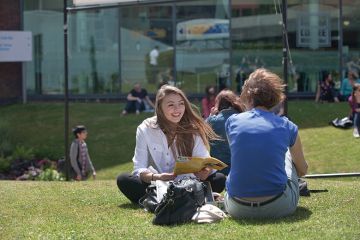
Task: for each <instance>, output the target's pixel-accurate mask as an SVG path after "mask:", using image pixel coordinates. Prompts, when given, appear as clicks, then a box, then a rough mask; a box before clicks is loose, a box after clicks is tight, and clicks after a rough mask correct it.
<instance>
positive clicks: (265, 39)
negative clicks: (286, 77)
mask: <svg viewBox="0 0 360 240" xmlns="http://www.w3.org/2000/svg"><path fill="white" fill-rule="evenodd" d="M277 2H278V1H270V0H268V1H263V0H257V1H243V0H233V1H232V19H231V20H232V22H231V32H232V49H233V54H232V64H233V71H234V74H233V76H234V77H233V78H234V80H235V83H236V90H237V92H240V91H241V87H242V85H243V84H244V81H245V80H246V79H247V78H248V76H249V74H250V73H251V72H253V71H254V70H255V69H256V68H260V67H265V68H267V69H269V70H271V71H273V72H275V73H277V74H279V75H280V76H282V75H283V74H282V73H283V66H282V25H281V24H282V16H281V12H280V9H279V5H274V3H277Z"/></svg>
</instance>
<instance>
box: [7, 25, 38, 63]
mask: <svg viewBox="0 0 360 240" xmlns="http://www.w3.org/2000/svg"><path fill="white" fill-rule="evenodd" d="M31 60H32V33H31V32H25V31H0V62H24V61H31Z"/></svg>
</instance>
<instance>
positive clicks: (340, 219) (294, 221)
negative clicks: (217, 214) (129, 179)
mask: <svg viewBox="0 0 360 240" xmlns="http://www.w3.org/2000/svg"><path fill="white" fill-rule="evenodd" d="M309 186H310V188H312V189H327V190H328V192H324V193H313V194H312V196H311V197H302V198H301V200H300V206H299V207H298V209H297V211H296V212H295V214H294V215H293V216H290V217H287V218H284V219H280V220H274V219H268V220H240V221H237V220H233V219H230V218H228V219H225V220H223V221H222V222H220V223H217V224H203V225H200V224H193V223H191V224H185V225H180V226H173V227H161V226H154V225H152V223H151V220H152V217H153V215H152V214H149V213H146V212H145V211H143V210H141V209H139V208H137V207H136V206H134V205H131V204H130V203H129V202H128V201H127V200H126V199H125V197H124V196H123V195H121V194H119V193H118V190H117V188H116V184H115V181H108V180H105V181H87V182H16V181H2V182H0V195H1V198H0V204H1V205H0V232H1V239H296V240H299V239H359V238H360V228H359V225H360V218H359V216H360V191H358V190H355V189H359V188H360V181H359V180H357V179H350V181H340V180H309Z"/></svg>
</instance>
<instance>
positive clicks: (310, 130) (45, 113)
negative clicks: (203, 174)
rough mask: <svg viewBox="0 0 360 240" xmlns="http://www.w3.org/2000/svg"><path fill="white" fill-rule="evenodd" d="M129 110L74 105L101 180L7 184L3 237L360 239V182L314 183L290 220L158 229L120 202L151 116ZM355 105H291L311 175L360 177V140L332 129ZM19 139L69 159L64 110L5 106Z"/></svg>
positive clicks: (1, 212)
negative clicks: (120, 185) (140, 129)
mask: <svg viewBox="0 0 360 240" xmlns="http://www.w3.org/2000/svg"><path fill="white" fill-rule="evenodd" d="M120 112H121V105H119V104H103V103H72V104H70V125H71V126H73V125H75V124H85V125H86V126H87V127H88V130H89V138H88V140H87V143H88V146H89V151H90V155H91V157H92V160H93V163H94V165H95V167H96V168H97V173H98V179H99V180H100V181H92V180H90V181H87V182H33V181H29V182H16V181H0V196H1V197H0V239H65V238H66V239H99V238H101V239H160V238H164V239H185V238H186V239H189V238H190V239H224V238H225V239H360V228H359V226H360V217H359V216H360V191H359V189H360V179H359V178H344V179H341V178H338V179H331V180H326V179H311V180H309V187H310V189H320V190H321V189H327V190H329V191H328V192H322V193H313V194H312V196H311V197H309V198H303V197H302V198H301V201H300V206H299V208H298V210H297V211H296V213H295V215H293V216H291V217H288V218H285V219H282V220H261V221H254V220H242V221H236V220H232V219H226V220H224V221H222V222H221V223H219V224H208V225H198V224H186V225H181V226H176V227H158V226H153V225H152V224H151V219H152V215H151V214H147V213H146V212H144V211H142V210H140V209H138V208H136V207H135V206H133V205H131V204H130V203H129V202H128V201H127V200H126V199H125V198H124V196H122V195H121V194H119V192H118V190H117V187H116V183H115V178H116V176H117V174H118V173H120V172H122V171H131V169H132V163H131V158H132V155H133V151H134V146H135V131H136V127H137V125H139V124H140V123H141V121H142V120H143V119H144V118H146V117H148V116H151V114H141V115H140V116H135V115H129V116H126V117H120ZM347 113H348V107H347V105H346V103H340V104H315V103H314V102H312V101H291V102H289V116H290V118H291V119H292V120H293V121H294V122H295V123H297V124H298V126H299V129H300V136H301V138H302V142H303V146H304V152H305V157H306V159H307V161H308V162H309V166H310V168H309V172H310V173H331V172H355V171H358V172H359V171H360V155H359V149H360V148H359V144H360V140H358V139H354V138H353V136H352V130H350V129H349V130H339V129H336V128H334V127H332V126H330V125H329V124H328V122H329V121H330V120H332V119H334V118H335V117H344V116H346V115H347ZM0 116H1V117H0V124H1V125H2V126H6V127H7V129H9V133H11V138H12V141H13V142H15V143H17V144H21V145H23V146H27V147H32V148H34V150H35V151H36V152H41V153H42V154H44V153H48V155H49V156H51V157H53V158H55V159H56V158H59V157H61V156H63V155H64V154H63V152H64V145H63V140H64V137H63V126H64V125H63V122H64V121H63V104H59V103H31V104H27V105H11V106H5V107H4V106H3V107H0Z"/></svg>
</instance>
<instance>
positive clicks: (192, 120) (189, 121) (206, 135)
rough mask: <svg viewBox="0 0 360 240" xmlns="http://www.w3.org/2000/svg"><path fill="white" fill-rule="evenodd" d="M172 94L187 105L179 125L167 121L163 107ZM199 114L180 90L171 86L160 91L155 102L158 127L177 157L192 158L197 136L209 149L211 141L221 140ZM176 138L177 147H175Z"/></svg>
mask: <svg viewBox="0 0 360 240" xmlns="http://www.w3.org/2000/svg"><path fill="white" fill-rule="evenodd" d="M170 94H177V95H179V96H180V97H181V98H182V99H183V101H184V104H185V111H184V115H183V116H182V118H181V120H180V122H178V123H173V122H171V121H169V120H167V119H166V117H165V114H164V112H163V109H162V107H161V104H162V102H163V100H164V98H165V97H166V96H168V95H170ZM197 112H198V111H197ZM197 112H195V111H194V109H193V105H192V104H191V103H190V102H189V100H188V99H187V98H186V96H185V94H184V92H183V91H181V90H180V89H178V88H176V87H173V86H170V85H164V86H162V87H161V88H160V89H159V90H158V92H157V94H156V101H155V114H156V116H157V125H158V126H159V127H160V128H161V129H162V131H163V132H164V133H165V135H166V138H167V140H168V143H169V145H170V146H171V148H172V151H173V153H174V156H175V157H177V156H192V151H193V148H194V145H195V142H194V140H195V139H194V136H195V135H199V136H200V137H201V139H202V141H203V142H204V144H205V145H206V146H207V148H208V149H209V148H210V145H209V140H214V139H219V137H218V136H217V135H216V133H215V132H214V131H213V130H212V128H211V127H210V125H208V123H206V122H205V121H204V120H203V119H202V118H201V117H200V116H199V115H198V113H197ZM175 138H176V141H175V146H173V145H174V144H173V143H174V140H175ZM174 147H175V149H176V150H177V151H176V150H175V149H174ZM177 154H179V155H177Z"/></svg>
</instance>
